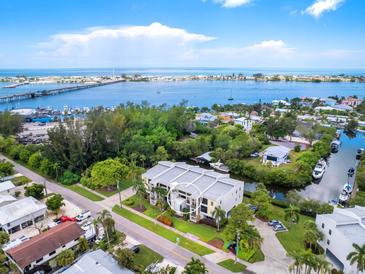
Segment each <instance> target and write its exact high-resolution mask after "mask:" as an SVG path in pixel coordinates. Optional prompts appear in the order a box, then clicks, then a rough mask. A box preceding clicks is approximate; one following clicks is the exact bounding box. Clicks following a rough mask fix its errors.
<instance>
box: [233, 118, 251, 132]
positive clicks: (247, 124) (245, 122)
mask: <svg viewBox="0 0 365 274" xmlns="http://www.w3.org/2000/svg"><path fill="white" fill-rule="evenodd" d="M234 124H235V125H240V126H242V127H243V129H244V131H246V132H249V131H251V129H252V125H253V121H252V120H251V119H247V118H245V117H241V118H237V119H234Z"/></svg>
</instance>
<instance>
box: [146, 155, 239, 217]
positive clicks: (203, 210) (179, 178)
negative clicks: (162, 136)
mask: <svg viewBox="0 0 365 274" xmlns="http://www.w3.org/2000/svg"><path fill="white" fill-rule="evenodd" d="M142 179H143V182H144V183H145V185H146V187H147V189H148V191H149V193H150V203H151V204H156V201H157V198H158V197H157V193H156V192H155V191H154V189H155V188H156V187H162V188H165V189H166V190H168V191H170V192H169V194H168V195H167V197H166V199H167V201H168V203H169V205H170V207H172V209H173V210H175V212H177V213H178V214H179V213H180V215H181V212H182V211H183V209H188V210H189V211H190V220H191V221H194V222H198V221H199V220H201V219H203V218H208V219H209V218H210V219H211V218H212V215H213V211H214V210H215V208H216V207H221V208H222V209H223V210H224V211H225V212H226V215H227V216H228V215H229V212H230V211H231V209H232V208H233V207H234V206H236V205H238V204H239V203H241V202H242V198H243V191H244V183H243V182H242V181H238V180H235V179H232V178H230V177H229V174H221V173H218V172H215V171H212V170H207V169H203V168H200V167H197V166H192V165H188V164H186V163H182V162H177V163H174V162H169V161H161V162H159V163H158V164H157V165H156V166H154V167H152V168H151V169H149V170H148V171H147V172H146V173H144V174H142Z"/></svg>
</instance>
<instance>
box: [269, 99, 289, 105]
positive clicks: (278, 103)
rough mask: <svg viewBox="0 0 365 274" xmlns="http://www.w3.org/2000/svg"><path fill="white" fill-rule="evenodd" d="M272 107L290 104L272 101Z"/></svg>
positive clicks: (282, 101)
mask: <svg viewBox="0 0 365 274" xmlns="http://www.w3.org/2000/svg"><path fill="white" fill-rule="evenodd" d="M272 105H273V106H280V105H283V106H290V103H289V102H287V101H285V100H274V101H272Z"/></svg>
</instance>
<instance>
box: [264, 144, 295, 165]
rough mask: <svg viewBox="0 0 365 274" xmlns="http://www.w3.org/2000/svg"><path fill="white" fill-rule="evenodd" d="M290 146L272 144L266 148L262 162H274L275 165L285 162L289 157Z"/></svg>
mask: <svg viewBox="0 0 365 274" xmlns="http://www.w3.org/2000/svg"><path fill="white" fill-rule="evenodd" d="M289 153H290V148H287V147H284V146H271V147H268V148H267V149H265V151H264V155H263V158H262V162H263V163H264V164H267V163H269V162H270V163H272V165H274V166H279V165H281V164H284V163H286V162H287V160H288V159H289Z"/></svg>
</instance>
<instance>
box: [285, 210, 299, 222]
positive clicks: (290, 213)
mask: <svg viewBox="0 0 365 274" xmlns="http://www.w3.org/2000/svg"><path fill="white" fill-rule="evenodd" d="M299 215H300V208H299V207H297V206H294V205H290V206H289V207H288V208H286V209H285V217H284V218H285V220H286V221H290V222H291V223H292V224H296V223H297V222H298V221H299Z"/></svg>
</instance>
